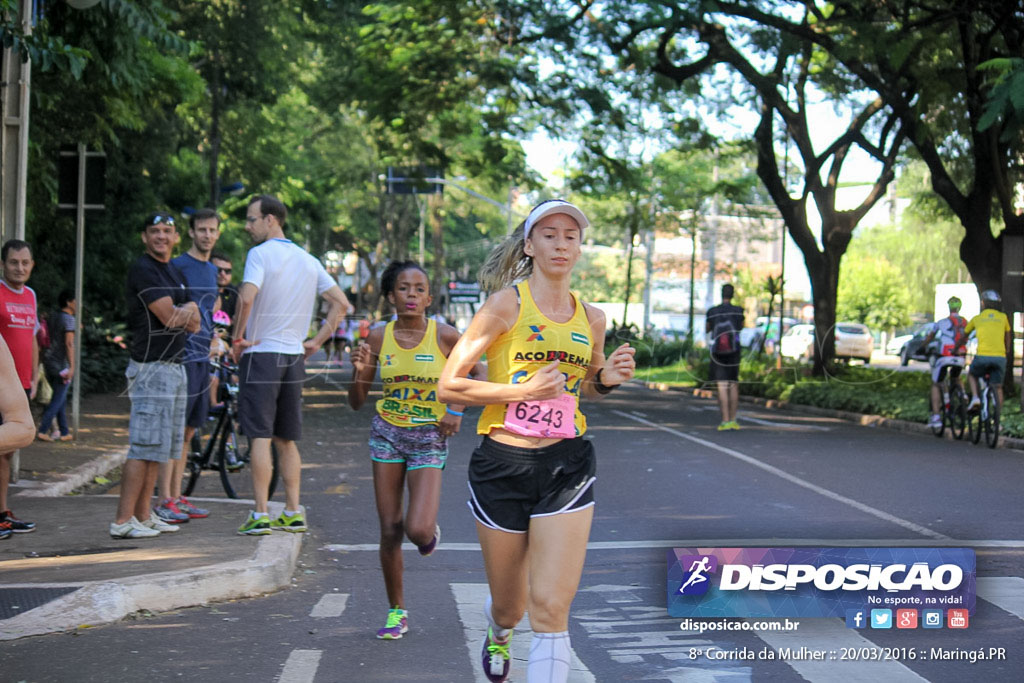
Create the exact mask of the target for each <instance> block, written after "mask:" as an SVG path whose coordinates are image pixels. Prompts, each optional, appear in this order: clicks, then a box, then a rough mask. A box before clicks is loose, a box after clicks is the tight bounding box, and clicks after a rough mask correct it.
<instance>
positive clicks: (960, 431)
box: [949, 389, 967, 441]
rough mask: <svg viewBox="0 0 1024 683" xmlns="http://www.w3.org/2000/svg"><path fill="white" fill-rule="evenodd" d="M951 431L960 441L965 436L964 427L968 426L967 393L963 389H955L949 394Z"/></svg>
mask: <svg viewBox="0 0 1024 683" xmlns="http://www.w3.org/2000/svg"><path fill="white" fill-rule="evenodd" d="M949 421H950V427H949V431H950V432H952V434H953V438H954V439H956V440H957V441H959V440H960V439H962V438H964V429H965V428H966V427H967V395H966V394H964V392H963V389H960V390H957V391H953V392H952V393H951V394H950V396H949Z"/></svg>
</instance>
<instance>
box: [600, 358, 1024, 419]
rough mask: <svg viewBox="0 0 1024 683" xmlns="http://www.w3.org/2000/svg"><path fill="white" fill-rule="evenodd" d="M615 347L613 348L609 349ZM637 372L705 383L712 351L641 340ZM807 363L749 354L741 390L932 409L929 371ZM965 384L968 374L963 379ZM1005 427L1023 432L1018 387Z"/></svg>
mask: <svg viewBox="0 0 1024 683" xmlns="http://www.w3.org/2000/svg"><path fill="white" fill-rule="evenodd" d="M610 350H611V349H609V351H610ZM636 358H637V368H638V371H637V376H638V377H639V378H640V379H644V380H646V381H651V382H659V383H666V384H669V385H673V386H700V385H702V384H704V382H706V381H707V373H708V364H709V358H708V352H707V350H705V349H693V348H691V347H690V346H689V345H688V344H685V343H664V344H647V345H646V346H644V345H642V341H641V345H638V347H637V355H636ZM810 371H811V368H810V366H809V365H806V364H794V363H792V362H789V361H786V362H784V363H783V366H782V368H781V369H776V367H775V359H774V358H771V359H758V358H756V357H744V358H743V360H742V362H741V364H740V393H741V394H744V395H747V396H759V397H762V398H771V399H779V400H782V401H789V402H790V403H795V404H799V405H808V406H817V407H820V408H831V409H834V410H844V411H849V412H853V413H862V414H867V415H881V416H883V417H890V418H895V419H900V420H909V421H911V422H921V423H924V422H927V421H928V417H929V416H930V414H931V407H930V405H929V390H930V387H931V376H930V375H929V373H927V372H912V371H911V372H907V371H900V370H897V369H894V368H874V367H862V366H845V365H837V366H835V367H834V368H833V370H832V371H831V372H830V373H828V374H827V375H826V376H824V377H812V376H811V375H810ZM964 382H965V386H966V379H965V380H964ZM1001 432H1002V433H1003V434H1005V435H1006V436H1014V437H1024V415H1022V414H1021V410H1020V404H1019V400H1018V395H1017V393H1016V391H1015V392H1014V394H1013V395H1008V396H1007V397H1006V399H1005V400H1004V402H1003V415H1002V419H1001Z"/></svg>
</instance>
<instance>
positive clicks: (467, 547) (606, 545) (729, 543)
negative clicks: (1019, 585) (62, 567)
mask: <svg viewBox="0 0 1024 683" xmlns="http://www.w3.org/2000/svg"><path fill="white" fill-rule="evenodd" d="M800 546H808V547H812V548H818V547H831V546H843V547H850V548H933V547H936V546H937V547H940V548H1024V539H1006V540H1002V539H996V540H989V539H984V540H978V539H975V540H961V539H956V538H949V539H944V540H943V541H942V543H936V542H935V541H934V540H932V539H923V538H777V537H773V538H682V539H678V540H663V541H662V540H651V541H591V542H590V543H588V544H587V550H588V551H590V550H643V549H647V548H666V549H668V548H774V547H780V548H791V547H800ZM379 549H380V546H379V545H378V544H376V543H329V544H327V545H323V546H320V550H326V551H328V552H345V553H349V552H377V551H378V550H379ZM402 550H410V551H412V550H416V546H414V545H412V544H411V543H405V544H403V545H402ZM438 550H455V551H463V552H465V551H468V552H480V544H479V543H448V542H445V543H444V544H442V545H440V546H438ZM33 585H34V584H33ZM61 585H64V584H61Z"/></svg>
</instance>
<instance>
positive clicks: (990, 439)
mask: <svg viewBox="0 0 1024 683" xmlns="http://www.w3.org/2000/svg"><path fill="white" fill-rule="evenodd" d="M985 401H986V403H988V416H987V417H986V418H985V444H986V445H987V446H988V447H989V448H995V447H996V443H998V441H999V406H998V405H996V395H995V392H994V391H992V390H991V389H990V390H988V391H986V392H985Z"/></svg>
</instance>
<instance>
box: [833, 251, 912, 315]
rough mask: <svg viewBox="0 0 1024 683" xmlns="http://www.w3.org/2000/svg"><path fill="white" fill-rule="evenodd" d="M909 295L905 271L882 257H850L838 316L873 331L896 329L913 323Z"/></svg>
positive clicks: (842, 285)
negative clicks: (861, 324) (911, 321)
mask: <svg viewBox="0 0 1024 683" xmlns="http://www.w3.org/2000/svg"><path fill="white" fill-rule="evenodd" d="M912 311H913V309H912V304H911V298H910V292H909V290H908V288H907V282H906V276H905V273H904V272H903V270H902V269H901V268H899V267H897V266H895V265H893V264H892V263H890V262H889V261H888V260H886V259H885V258H883V257H880V256H875V257H865V258H856V259H853V258H851V259H850V261H849V263H847V264H846V267H845V268H843V272H842V275H841V276H840V277H839V297H838V303H837V306H836V316H837V318H838V319H840V320H850V321H853V322H859V323H864V324H865V325H867V326H868V327H870V328H872V329H873V330H893V329H895V328H897V327H903V326H905V325H907V324H908V323H909V322H910V314H911V313H912Z"/></svg>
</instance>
